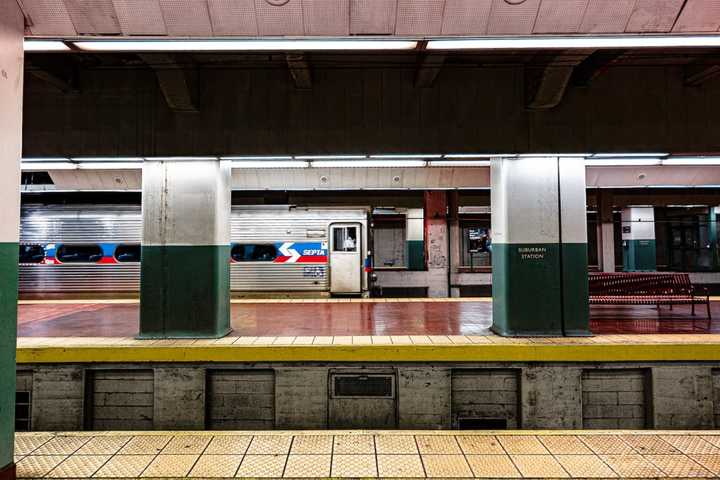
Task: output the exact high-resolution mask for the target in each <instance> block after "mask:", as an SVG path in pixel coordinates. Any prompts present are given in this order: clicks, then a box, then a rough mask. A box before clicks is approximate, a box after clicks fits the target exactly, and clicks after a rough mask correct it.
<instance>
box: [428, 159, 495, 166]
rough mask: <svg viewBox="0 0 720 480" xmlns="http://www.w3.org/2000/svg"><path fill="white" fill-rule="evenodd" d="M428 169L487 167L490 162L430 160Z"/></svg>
mask: <svg viewBox="0 0 720 480" xmlns="http://www.w3.org/2000/svg"><path fill="white" fill-rule="evenodd" d="M428 166H430V167H489V166H490V160H431V161H430V162H428Z"/></svg>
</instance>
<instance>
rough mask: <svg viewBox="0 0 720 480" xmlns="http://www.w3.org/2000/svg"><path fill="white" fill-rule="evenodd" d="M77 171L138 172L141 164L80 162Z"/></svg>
mask: <svg viewBox="0 0 720 480" xmlns="http://www.w3.org/2000/svg"><path fill="white" fill-rule="evenodd" d="M76 165H77V168H78V170H140V169H142V162H82V163H78V164H76Z"/></svg>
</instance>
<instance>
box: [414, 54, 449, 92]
mask: <svg viewBox="0 0 720 480" xmlns="http://www.w3.org/2000/svg"><path fill="white" fill-rule="evenodd" d="M445 58H446V55H440V54H425V55H423V56H422V58H421V59H420V61H419V62H418V66H417V69H416V70H415V86H416V87H417V88H432V86H433V84H434V83H435V79H436V78H437V76H438V75H439V74H440V70H442V67H443V64H444V63H445Z"/></svg>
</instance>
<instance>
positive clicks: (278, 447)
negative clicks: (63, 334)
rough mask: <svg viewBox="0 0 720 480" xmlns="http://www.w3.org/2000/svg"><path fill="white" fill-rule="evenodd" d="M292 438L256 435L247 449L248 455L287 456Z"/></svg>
mask: <svg viewBox="0 0 720 480" xmlns="http://www.w3.org/2000/svg"><path fill="white" fill-rule="evenodd" d="M292 440H293V437H291V436H289V435H257V436H255V437H253V439H252V442H250V448H248V451H247V454H248V455H287V453H288V452H289V451H290V444H291V443H292Z"/></svg>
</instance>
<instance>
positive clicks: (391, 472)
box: [377, 455, 425, 478]
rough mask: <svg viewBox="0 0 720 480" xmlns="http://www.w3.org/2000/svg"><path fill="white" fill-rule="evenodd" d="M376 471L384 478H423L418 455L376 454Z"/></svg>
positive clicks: (423, 470)
mask: <svg viewBox="0 0 720 480" xmlns="http://www.w3.org/2000/svg"><path fill="white" fill-rule="evenodd" d="M377 463H378V473H379V475H380V476H381V477H386V478H425V469H424V468H423V464H422V460H420V455H378V456H377Z"/></svg>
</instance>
